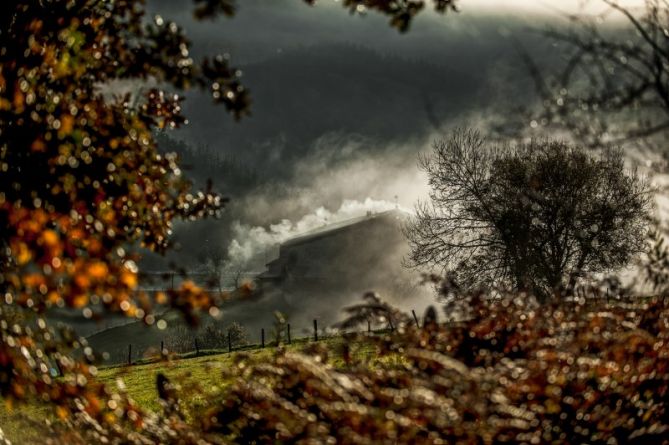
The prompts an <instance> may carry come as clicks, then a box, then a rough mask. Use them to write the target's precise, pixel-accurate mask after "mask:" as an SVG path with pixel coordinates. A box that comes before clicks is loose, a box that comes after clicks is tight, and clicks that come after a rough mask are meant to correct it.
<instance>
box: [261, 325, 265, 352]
mask: <svg viewBox="0 0 669 445" xmlns="http://www.w3.org/2000/svg"><path fill="white" fill-rule="evenodd" d="M260 342H261V345H262V347H263V348H264V347H265V328H262V329H260Z"/></svg>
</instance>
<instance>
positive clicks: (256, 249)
mask: <svg viewBox="0 0 669 445" xmlns="http://www.w3.org/2000/svg"><path fill="white" fill-rule="evenodd" d="M396 208H397V209H400V210H403V211H406V212H409V209H406V208H404V207H400V206H399V205H397V204H396V203H393V202H389V201H385V200H375V199H372V198H366V199H365V200H364V201H358V200H353V199H347V200H344V201H343V202H342V204H341V206H340V207H339V208H338V209H337V210H335V211H330V210H328V209H326V208H325V207H323V206H321V207H318V208H317V209H316V210H315V211H314V212H312V213H310V214H307V215H304V216H303V217H302V218H300V219H299V220H297V221H291V220H289V219H282V220H281V221H280V222H278V223H276V224H270V225H269V226H268V227H262V226H251V225H248V224H244V223H242V222H240V221H235V222H234V223H233V225H232V232H233V235H234V238H233V240H232V241H231V242H230V244H229V245H228V249H227V254H228V264H227V266H226V268H228V269H231V270H233V269H234V270H242V271H247V272H250V271H253V272H259V271H262V268H263V266H264V263H265V262H267V261H268V260H271V259H273V258H274V256H275V255H276V251H277V247H278V246H279V244H281V243H283V242H285V241H287V240H290V239H292V238H295V237H297V236H300V235H303V234H305V233H308V232H310V231H312V230H315V229H319V228H322V227H325V226H327V225H329V224H335V223H339V222H344V221H346V220H349V219H353V218H357V217H360V216H364V215H366V214H368V213H381V212H385V211H388V210H392V209H396Z"/></svg>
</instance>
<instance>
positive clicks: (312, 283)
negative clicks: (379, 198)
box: [257, 210, 407, 291]
mask: <svg viewBox="0 0 669 445" xmlns="http://www.w3.org/2000/svg"><path fill="white" fill-rule="evenodd" d="M406 219H407V214H406V213H404V212H401V211H399V210H391V211H387V212H383V213H376V214H373V213H368V214H367V215H366V216H362V217H359V218H355V219H351V220H346V221H343V222H340V223H336V224H330V225H327V226H324V227H322V228H319V229H316V230H313V231H311V232H308V233H305V234H303V235H302V236H299V237H297V238H293V239H291V240H288V241H286V242H284V243H283V244H282V245H281V246H280V248H279V257H278V258H276V259H275V260H273V261H271V262H270V263H268V264H267V270H266V271H265V272H263V273H262V274H260V275H259V276H258V277H257V280H258V284H259V285H260V288H261V289H264V290H270V289H274V288H281V289H284V290H289V289H305V288H312V287H317V288H319V289H330V290H338V291H345V290H352V289H360V288H364V287H369V289H372V288H373V286H374V285H375V284H381V283H378V282H377V280H375V278H376V276H377V274H375V271H376V272H381V271H380V270H379V269H380V268H381V267H384V268H385V267H386V266H387V265H388V264H392V269H394V270H396V269H397V267H401V261H402V258H401V257H402V255H403V254H405V253H406V247H407V246H406V241H405V240H404V237H403V234H402V225H403V224H404V223H405V222H406ZM383 281H384V282H385V280H383Z"/></svg>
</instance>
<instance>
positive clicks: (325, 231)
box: [282, 210, 409, 246]
mask: <svg viewBox="0 0 669 445" xmlns="http://www.w3.org/2000/svg"><path fill="white" fill-rule="evenodd" d="M408 216H409V214H408V213H407V212H405V211H403V210H388V211H385V212H380V213H371V214H367V215H365V216H360V217H357V218H351V219H347V220H344V221H339V222H336V223H332V224H328V225H326V226H323V227H319V228H317V229H313V230H310V231H308V232H305V233H303V234H302V235H299V236H297V237H295V238H292V239H289V240H288V241H285V242H284V243H283V244H282V246H295V245H298V244H303V243H308V242H311V241H314V240H316V239H320V238H324V237H326V236H331V235H334V234H337V233H339V232H341V231H343V230H346V229H348V228H350V227H351V226H354V225H356V224H360V223H364V222H368V221H378V220H381V219H391V218H392V219H398V220H401V219H405V218H407V217H408Z"/></svg>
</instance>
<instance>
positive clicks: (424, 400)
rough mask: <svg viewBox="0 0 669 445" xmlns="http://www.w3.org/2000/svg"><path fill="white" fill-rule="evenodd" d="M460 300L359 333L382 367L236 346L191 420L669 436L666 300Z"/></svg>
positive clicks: (380, 434) (337, 437)
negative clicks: (225, 377)
mask: <svg viewBox="0 0 669 445" xmlns="http://www.w3.org/2000/svg"><path fill="white" fill-rule="evenodd" d="M461 301H462V304H463V305H466V307H467V312H468V314H469V316H468V318H467V319H466V320H464V321H460V322H451V323H446V324H438V323H428V324H427V325H426V326H424V327H421V328H420V329H418V328H416V327H415V326H414V325H413V321H412V320H409V319H406V318H404V319H401V320H399V323H398V326H399V329H398V330H397V331H396V332H395V333H394V334H392V335H386V336H382V337H370V338H369V339H368V340H366V341H369V342H373V344H374V346H375V348H376V350H377V352H378V356H380V357H381V358H383V357H386V358H389V359H392V360H388V361H387V362H386V364H384V361H383V360H381V361H380V362H377V364H376V365H374V366H371V364H370V363H369V362H368V361H366V360H359V361H358V362H355V361H354V360H352V359H351V358H350V357H351V355H350V354H347V353H346V351H344V352H345V353H344V357H346V358H347V359H348V362H347V363H346V364H345V365H344V366H341V365H340V366H334V365H333V363H332V360H331V359H330V360H329V359H328V354H331V353H332V351H327V350H324V349H322V348H321V350H318V347H316V348H315V349H314V350H312V351H310V352H311V353H310V354H301V353H296V352H292V351H288V350H279V351H278V352H277V354H276V355H275V356H274V357H273V359H272V360H271V361H267V360H264V362H262V363H253V362H252V361H249V360H250V359H249V358H248V357H240V359H239V362H238V366H237V367H236V368H235V369H234V370H232V371H231V372H232V373H233V374H234V375H235V376H236V381H235V383H234V385H232V386H231V388H230V390H229V392H228V393H227V394H226V395H225V396H224V397H223V398H222V399H220V400H217V401H214V402H213V403H212V405H211V406H210V407H209V408H208V412H207V415H205V416H202V417H201V418H202V419H204V420H202V423H201V424H198V425H195V427H196V428H197V429H200V430H201V431H202V432H203V433H204V434H205V437H206V436H208V437H210V438H214V437H215V438H218V439H221V438H223V437H225V438H227V439H228V440H231V441H232V442H235V443H267V442H275V441H278V442H281V443H355V444H362V443H499V442H511V443H532V444H535V443H590V444H617V443H639V444H641V443H643V444H646V443H669V439H668V438H669V433H668V432H667V412H666V403H667V400H668V399H667V394H668V393H667V389H668V377H669V373H668V369H669V368H668V365H669V359H668V357H669V346H668V345H667V336H668V334H669V329H668V324H667V323H668V320H669V318H668V317H669V305H667V304H666V303H665V302H664V301H662V300H659V299H653V300H650V301H645V302H642V301H634V302H616V303H612V304H607V303H604V302H599V303H587V304H586V303H584V302H578V301H576V302H555V303H553V304H548V305H543V306H539V305H537V304H536V303H535V302H534V300H533V299H531V298H526V297H524V296H513V295H507V296H501V297H496V298H495V299H490V298H486V297H485V296H483V295H476V294H474V295H469V296H467V297H466V298H463V299H462V300H461ZM389 315H390V316H391V317H397V314H389ZM347 344H350V343H347ZM397 357H400V358H401V360H397Z"/></svg>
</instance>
